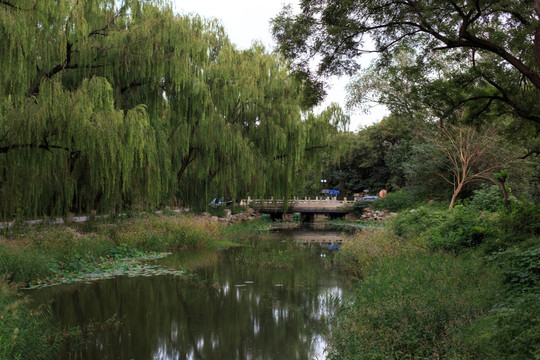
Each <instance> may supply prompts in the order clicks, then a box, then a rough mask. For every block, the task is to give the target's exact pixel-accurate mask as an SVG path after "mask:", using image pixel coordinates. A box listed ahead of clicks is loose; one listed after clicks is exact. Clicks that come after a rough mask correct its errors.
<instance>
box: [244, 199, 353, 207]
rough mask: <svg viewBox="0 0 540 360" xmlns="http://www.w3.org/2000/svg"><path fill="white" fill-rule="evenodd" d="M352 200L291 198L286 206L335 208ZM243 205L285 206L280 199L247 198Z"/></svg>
mask: <svg viewBox="0 0 540 360" xmlns="http://www.w3.org/2000/svg"><path fill="white" fill-rule="evenodd" d="M353 203H354V201H348V200H347V199H346V198H344V199H343V200H337V199H336V198H326V199H315V200H312V199H291V200H289V201H287V208H289V209H322V208H332V209H337V208H340V207H344V206H347V205H352V204H353ZM245 205H248V206H251V207H253V208H254V209H265V210H281V209H283V208H284V206H285V201H284V200H282V199H269V200H265V199H253V200H252V199H248V201H246V202H245Z"/></svg>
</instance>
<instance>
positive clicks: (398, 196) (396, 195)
mask: <svg viewBox="0 0 540 360" xmlns="http://www.w3.org/2000/svg"><path fill="white" fill-rule="evenodd" d="M422 203H424V200H423V199H421V198H420V197H418V196H417V195H414V194H413V193H410V192H408V191H406V190H399V191H396V192H390V193H388V194H387V195H386V198H384V199H379V200H375V201H374V202H373V205H372V207H373V209H375V210H388V211H393V212H398V211H401V210H405V209H414V208H417V207H418V206H420V205H421V204H422Z"/></svg>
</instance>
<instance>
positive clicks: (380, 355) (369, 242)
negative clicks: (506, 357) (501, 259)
mask: <svg viewBox="0 0 540 360" xmlns="http://www.w3.org/2000/svg"><path fill="white" fill-rule="evenodd" d="M340 252H341V254H339V253H338V254H336V255H337V259H336V261H337V263H338V264H341V265H342V266H343V265H344V266H345V268H346V269H348V268H355V267H356V269H361V270H356V273H354V275H355V276H357V277H361V278H362V279H363V280H362V281H359V282H357V284H356V288H355V289H354V291H353V294H354V295H353V296H352V297H351V298H350V299H348V300H347V301H345V302H344V304H343V305H342V306H341V308H340V310H339V312H338V315H337V316H336V318H335V319H334V325H333V327H332V340H331V351H330V356H329V359H331V360H334V359H340V360H346V359H469V358H470V359H474V358H481V357H479V355H478V354H480V350H479V345H478V344H477V343H474V342H472V343H471V342H470V341H468V336H467V335H466V334H467V333H468V332H469V331H471V330H470V329H471V328H472V325H473V324H475V322H476V321H477V319H478V318H479V317H481V316H483V315H485V314H487V313H488V311H489V310H490V309H491V307H492V306H493V304H494V303H495V302H496V300H497V296H498V294H499V292H500V290H501V285H500V284H501V281H500V277H499V275H498V272H497V271H494V270H493V268H492V267H489V266H487V265H486V264H484V263H483V262H482V261H481V260H480V259H479V258H478V257H477V256H476V255H474V254H473V253H469V254H467V255H460V256H456V255H454V254H451V253H445V252H435V253H432V252H430V251H428V250H425V249H423V248H420V247H416V246H412V245H407V246H404V244H400V240H399V239H398V238H397V237H396V236H395V235H394V234H392V233H389V232H388V231H378V232H377V231H374V230H373V231H369V232H364V233H362V234H360V235H358V236H357V237H356V238H351V239H348V240H347V241H346V243H345V245H344V246H342V248H341V249H340Z"/></svg>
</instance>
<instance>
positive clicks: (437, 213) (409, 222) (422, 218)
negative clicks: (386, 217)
mask: <svg viewBox="0 0 540 360" xmlns="http://www.w3.org/2000/svg"><path fill="white" fill-rule="evenodd" d="M447 217H448V211H446V210H434V209H430V208H427V207H425V206H422V207H420V208H418V209H416V210H411V211H405V212H402V213H400V214H399V215H398V216H397V217H395V218H394V219H393V220H392V229H393V230H394V231H395V232H396V234H397V235H399V236H402V237H405V238H410V239H414V238H421V236H422V234H423V233H424V232H425V231H427V230H428V229H430V228H432V227H434V226H437V225H440V224H441V223H442V222H443V221H444V220H445V219H446V218H447Z"/></svg>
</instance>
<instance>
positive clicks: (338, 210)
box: [246, 197, 354, 222]
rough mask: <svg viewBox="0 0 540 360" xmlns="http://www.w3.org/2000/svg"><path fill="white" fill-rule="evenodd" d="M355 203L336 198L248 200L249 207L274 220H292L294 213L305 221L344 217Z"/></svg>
mask: <svg viewBox="0 0 540 360" xmlns="http://www.w3.org/2000/svg"><path fill="white" fill-rule="evenodd" d="M353 204H354V201H348V200H347V198H344V199H343V200H337V199H336V198H335V197H334V198H326V199H319V198H315V200H312V199H307V198H306V199H304V200H300V199H291V200H289V201H283V200H273V199H271V200H251V199H248V200H247V204H246V205H248V206H250V207H252V208H253V209H255V210H257V211H258V212H260V213H263V214H270V216H272V217H273V218H282V219H283V220H292V219H293V216H294V213H299V214H300V215H301V217H302V218H303V219H307V220H313V221H315V222H317V221H325V220H327V219H328V218H335V217H343V216H345V215H346V214H348V213H350V212H351V207H352V205H353Z"/></svg>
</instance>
